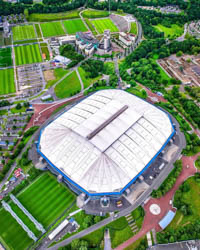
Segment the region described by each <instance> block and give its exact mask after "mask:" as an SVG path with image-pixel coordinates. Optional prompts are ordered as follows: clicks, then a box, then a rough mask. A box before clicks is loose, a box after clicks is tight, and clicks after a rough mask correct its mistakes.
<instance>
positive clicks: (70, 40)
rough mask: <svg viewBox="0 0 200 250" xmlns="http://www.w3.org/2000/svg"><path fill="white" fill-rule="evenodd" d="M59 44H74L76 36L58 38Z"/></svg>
mask: <svg viewBox="0 0 200 250" xmlns="http://www.w3.org/2000/svg"><path fill="white" fill-rule="evenodd" d="M58 39H59V43H60V45H64V44H69V43H75V41H76V36H73V35H72V36H64V37H59V38H58Z"/></svg>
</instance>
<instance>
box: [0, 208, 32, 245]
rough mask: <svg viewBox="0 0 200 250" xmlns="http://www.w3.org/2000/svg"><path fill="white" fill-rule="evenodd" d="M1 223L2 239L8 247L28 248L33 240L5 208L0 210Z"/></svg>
mask: <svg viewBox="0 0 200 250" xmlns="http://www.w3.org/2000/svg"><path fill="white" fill-rule="evenodd" d="M0 225H1V226H0V241H2V243H3V245H5V247H6V249H11V250H22V249H27V248H28V246H29V245H30V244H31V243H32V242H33V240H32V239H31V238H29V236H28V234H27V233H26V232H25V231H24V230H23V228H22V227H21V226H20V225H19V224H18V222H17V221H16V220H15V219H14V218H13V217H12V215H11V214H10V213H9V212H7V211H6V210H4V209H1V210H0Z"/></svg>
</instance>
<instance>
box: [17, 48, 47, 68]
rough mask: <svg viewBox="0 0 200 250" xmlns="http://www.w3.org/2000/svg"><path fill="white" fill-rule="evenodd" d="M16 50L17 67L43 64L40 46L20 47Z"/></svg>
mask: <svg viewBox="0 0 200 250" xmlns="http://www.w3.org/2000/svg"><path fill="white" fill-rule="evenodd" d="M14 50H15V62H16V65H23V64H30V63H36V62H42V56H41V54H40V48H39V45H38V44H32V45H25V46H18V47H15V48H14Z"/></svg>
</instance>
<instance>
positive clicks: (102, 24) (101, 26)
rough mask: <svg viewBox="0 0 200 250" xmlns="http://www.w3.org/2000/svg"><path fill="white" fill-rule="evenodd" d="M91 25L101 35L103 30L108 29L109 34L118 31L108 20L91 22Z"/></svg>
mask: <svg viewBox="0 0 200 250" xmlns="http://www.w3.org/2000/svg"><path fill="white" fill-rule="evenodd" d="M92 23H93V24H94V26H95V27H96V30H97V31H98V32H99V33H100V34H103V32H104V30H106V29H109V30H110V32H118V31H119V30H118V28H117V27H116V26H115V24H114V23H113V22H112V21H111V20H110V19H109V18H104V19H96V20H92Z"/></svg>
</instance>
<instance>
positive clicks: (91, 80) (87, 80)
mask: <svg viewBox="0 0 200 250" xmlns="http://www.w3.org/2000/svg"><path fill="white" fill-rule="evenodd" d="M78 72H79V74H80V76H81V79H82V81H83V84H84V89H86V88H88V87H89V86H90V85H91V84H93V83H95V82H96V81H98V80H99V79H100V78H101V76H97V77H95V78H88V77H87V73H86V72H85V71H84V69H83V68H81V67H79V68H78Z"/></svg>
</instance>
